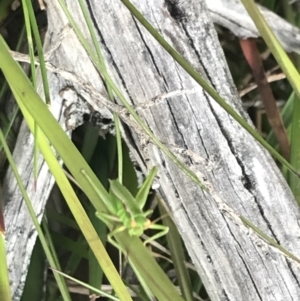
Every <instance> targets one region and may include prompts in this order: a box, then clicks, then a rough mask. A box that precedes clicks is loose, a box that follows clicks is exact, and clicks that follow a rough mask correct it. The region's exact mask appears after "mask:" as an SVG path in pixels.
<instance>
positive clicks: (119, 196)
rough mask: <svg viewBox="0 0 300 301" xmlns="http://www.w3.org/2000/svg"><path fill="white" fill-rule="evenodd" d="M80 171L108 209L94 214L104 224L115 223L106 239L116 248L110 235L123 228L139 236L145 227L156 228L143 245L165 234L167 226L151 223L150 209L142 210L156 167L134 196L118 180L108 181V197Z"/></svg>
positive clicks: (116, 245)
mask: <svg viewBox="0 0 300 301" xmlns="http://www.w3.org/2000/svg"><path fill="white" fill-rule="evenodd" d="M81 172H82V173H83V175H84V176H85V177H86V178H87V180H88V181H89V182H90V184H91V185H92V186H93V188H94V189H95V191H96V192H97V194H98V195H99V196H100V197H101V199H102V200H103V202H104V203H105V205H106V207H107V209H108V211H109V213H104V212H96V216H97V217H98V218H99V219H101V220H102V221H103V222H104V223H106V224H111V223H112V222H116V223H117V226H116V227H115V229H114V230H113V231H112V232H110V233H109V234H108V236H107V238H108V241H109V242H110V243H111V244H112V245H114V246H115V247H116V248H118V249H120V246H119V245H118V244H117V242H116V241H114V240H113V239H112V237H113V236H114V235H115V234H117V233H120V232H122V231H125V230H127V231H128V233H129V235H130V236H141V235H142V234H143V232H144V231H145V230H147V229H156V230H158V233H156V234H155V235H153V236H152V237H150V238H148V239H147V240H146V241H144V244H145V245H146V244H147V243H149V242H151V241H153V240H155V239H157V238H159V237H161V236H164V235H165V234H167V232H168V231H169V228H168V227H166V226H163V225H157V224H155V223H152V222H151V221H150V219H149V218H148V216H149V215H150V214H151V213H152V210H147V211H145V212H144V211H143V208H144V207H145V204H146V200H147V197H148V194H149V190H150V188H151V185H152V183H153V180H154V177H155V175H156V173H157V167H154V168H152V170H151V171H150V173H149V175H148V176H147V178H146V179H145V181H144V183H143V184H142V186H141V187H140V189H139V191H138V193H137V195H136V196H135V197H134V196H133V195H132V194H131V193H130V192H129V190H128V189H127V188H126V187H125V186H123V185H122V184H121V183H120V182H119V181H118V180H111V181H110V191H109V197H107V193H106V194H105V193H102V192H101V191H100V190H99V189H98V188H97V186H96V185H95V184H94V183H93V181H92V180H91V178H90V177H89V176H88V175H87V173H86V172H85V171H84V170H81Z"/></svg>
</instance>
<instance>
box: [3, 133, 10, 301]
mask: <svg viewBox="0 0 300 301" xmlns="http://www.w3.org/2000/svg"><path fill="white" fill-rule="evenodd" d="M1 133H2V131H1V129H0V135H1ZM3 140H4V139H3ZM3 205H4V202H3V198H2V187H1V184H0V296H1V300H3V301H11V300H12V299H11V292H10V284H9V274H8V267H7V261H6V245H5V226H4V216H3Z"/></svg>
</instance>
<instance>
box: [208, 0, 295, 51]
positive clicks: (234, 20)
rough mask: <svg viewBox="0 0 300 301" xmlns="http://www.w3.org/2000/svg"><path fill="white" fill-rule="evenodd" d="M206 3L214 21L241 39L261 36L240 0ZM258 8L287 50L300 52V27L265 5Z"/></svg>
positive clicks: (221, 0) (220, 0)
mask: <svg viewBox="0 0 300 301" xmlns="http://www.w3.org/2000/svg"><path fill="white" fill-rule="evenodd" d="M206 3H207V7H208V10H209V12H210V14H211V18H212V20H213V22H214V23H216V24H219V25H222V26H224V27H226V28H228V29H230V30H231V31H232V32H233V33H234V34H235V35H236V36H237V37H239V38H241V39H247V38H257V37H259V36H260V34H259V32H258V30H257V28H256V26H255V25H254V23H253V21H252V19H251V18H250V16H249V15H248V13H247V11H246V9H245V8H244V6H243V4H242V3H241V1H240V0H206ZM258 8H259V10H260V11H261V13H262V14H263V16H264V17H265V19H266V21H267V22H268V24H269V25H270V27H271V29H272V30H273V32H274V33H275V35H276V36H277V38H278V40H279V41H280V42H281V44H282V46H283V47H284V48H285V50H286V51H289V52H292V51H294V52H297V53H300V29H299V28H298V27H296V26H293V25H292V24H290V23H288V22H287V21H285V20H284V19H282V18H281V17H279V16H277V15H276V14H274V13H273V12H271V11H270V10H268V9H266V8H264V7H263V6H260V5H258Z"/></svg>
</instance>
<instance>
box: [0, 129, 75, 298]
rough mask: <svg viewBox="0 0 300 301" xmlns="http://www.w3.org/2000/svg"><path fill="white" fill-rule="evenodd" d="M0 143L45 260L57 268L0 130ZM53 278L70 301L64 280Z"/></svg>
mask: <svg viewBox="0 0 300 301" xmlns="http://www.w3.org/2000/svg"><path fill="white" fill-rule="evenodd" d="M0 141H1V143H2V144H3V148H4V150H5V153H6V156H7V159H8V161H9V164H10V166H11V169H12V171H13V173H14V175H15V178H16V180H17V183H18V186H19V188H20V190H21V193H22V196H23V198H24V200H25V203H26V206H27V208H28V211H29V213H30V216H31V218H32V221H33V223H34V225H35V228H36V230H37V232H38V236H39V238H40V240H41V243H42V246H43V248H44V251H45V254H46V256H47V259H48V261H49V263H50V265H51V266H53V267H57V265H56V261H55V260H54V258H53V256H52V253H51V251H50V249H49V247H48V244H47V242H46V239H45V236H44V234H43V231H42V229H41V227H40V224H39V222H38V220H37V217H36V215H35V212H34V209H33V207H32V205H31V201H30V199H29V197H28V194H27V192H26V189H25V187H24V185H23V182H22V179H21V177H20V175H19V173H18V170H17V167H16V165H15V162H14V160H13V157H12V154H11V152H10V150H9V148H8V146H7V144H6V142H5V139H4V136H3V133H2V131H1V130H0ZM57 268H58V267H57ZM55 278H56V281H57V284H58V287H59V289H60V292H61V295H62V297H63V300H65V301H70V300H71V298H70V295H69V291H68V289H67V286H66V283H65V282H64V279H63V278H62V277H55Z"/></svg>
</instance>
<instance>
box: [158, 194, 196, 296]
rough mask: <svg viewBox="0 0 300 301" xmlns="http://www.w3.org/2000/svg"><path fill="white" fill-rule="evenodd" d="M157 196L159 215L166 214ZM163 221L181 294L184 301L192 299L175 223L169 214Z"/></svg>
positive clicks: (190, 285)
mask: <svg viewBox="0 0 300 301" xmlns="http://www.w3.org/2000/svg"><path fill="white" fill-rule="evenodd" d="M157 198H158V206H159V211H160V213H161V215H162V216H164V215H165V214H167V210H166V208H165V207H164V205H163V200H162V199H161V198H160V197H159V196H157ZM163 223H164V225H165V226H167V227H168V228H169V232H168V234H167V236H166V237H167V242H168V248H169V251H170V253H171V257H172V262H173V264H174V267H175V271H176V275H177V279H178V283H179V286H180V290H181V293H182V296H183V297H184V299H185V300H186V301H194V298H193V290H192V283H191V279H190V274H189V272H188V269H187V267H186V265H185V257H184V248H183V243H182V240H181V237H180V235H179V233H178V230H177V227H176V225H175V224H174V222H173V220H172V219H171V217H170V216H167V217H166V218H163Z"/></svg>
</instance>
